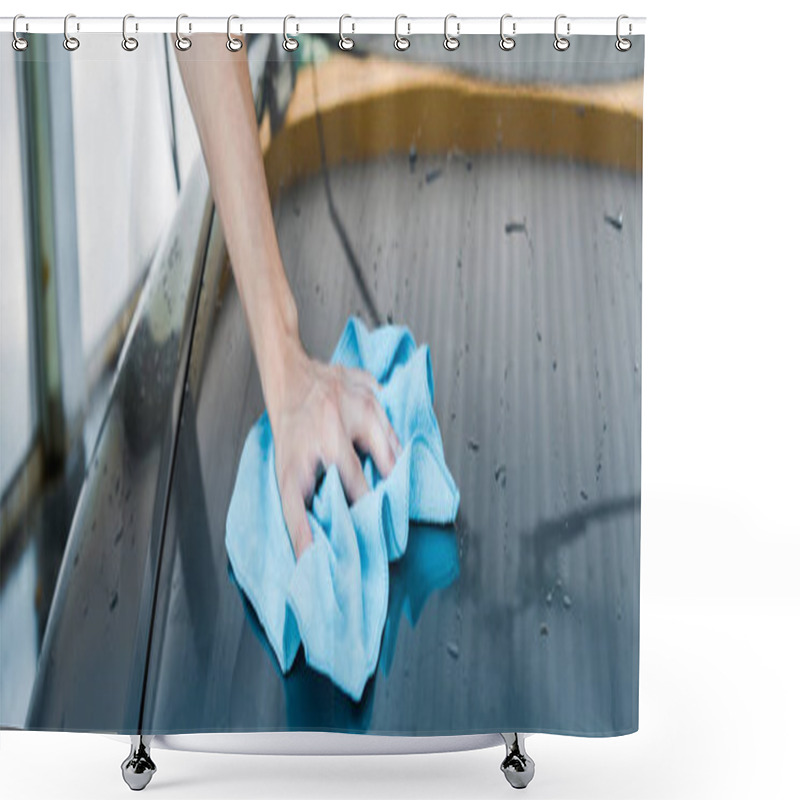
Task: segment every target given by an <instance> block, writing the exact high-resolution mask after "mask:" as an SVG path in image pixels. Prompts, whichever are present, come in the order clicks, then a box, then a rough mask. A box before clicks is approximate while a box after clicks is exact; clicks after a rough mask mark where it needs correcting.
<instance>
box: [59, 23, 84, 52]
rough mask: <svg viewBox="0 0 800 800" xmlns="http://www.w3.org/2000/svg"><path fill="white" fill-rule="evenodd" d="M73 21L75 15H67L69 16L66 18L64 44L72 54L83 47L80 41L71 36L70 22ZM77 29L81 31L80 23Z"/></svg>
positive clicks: (77, 24)
mask: <svg viewBox="0 0 800 800" xmlns="http://www.w3.org/2000/svg"><path fill="white" fill-rule="evenodd" d="M71 19H75V15H74V14H67V16H66V17H64V42H63V44H64V49H65V50H69V51H70V53H72V52H73V51H74V50H77V49H78V48H79V47H80V46H81V43H80V42H79V41H78V39H77V38H76V37H75V36H70V34H69V21H70V20H71ZM76 29H77V30H80V29H81V27H80V24H79V23H76Z"/></svg>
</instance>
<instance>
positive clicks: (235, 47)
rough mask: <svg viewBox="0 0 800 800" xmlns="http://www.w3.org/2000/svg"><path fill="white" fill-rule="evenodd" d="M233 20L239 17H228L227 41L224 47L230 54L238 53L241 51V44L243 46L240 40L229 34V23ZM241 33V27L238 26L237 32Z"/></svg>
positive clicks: (234, 15)
mask: <svg viewBox="0 0 800 800" xmlns="http://www.w3.org/2000/svg"><path fill="white" fill-rule="evenodd" d="M235 19H239V17H237V16H236V14H231V15H230V16H229V17H228V41H227V42H226V43H225V47H227V48H228V50H230V51H231V53H238V52H239V51H240V50H241V49H242V44H243V42H242V40H241V39H239V38H238V37H237V36H234V35H233V34H232V33H231V22H233V20H235ZM241 31H242V26H241V25H240V26H239V32H240V33H241Z"/></svg>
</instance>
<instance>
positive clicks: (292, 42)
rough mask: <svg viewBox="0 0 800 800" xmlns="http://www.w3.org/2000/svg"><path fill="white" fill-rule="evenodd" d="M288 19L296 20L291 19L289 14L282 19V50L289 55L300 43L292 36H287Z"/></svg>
mask: <svg viewBox="0 0 800 800" xmlns="http://www.w3.org/2000/svg"><path fill="white" fill-rule="evenodd" d="M290 19H296V17H293V16H292V15H291V14H289V15H288V16H286V17H284V18H283V49H284V50H287V51H288V52H290V53H291V52H292V51H293V50H297V48H298V46H299V45H300V42H298V41H297V39H295V38H294V37H293V36H289V20H290Z"/></svg>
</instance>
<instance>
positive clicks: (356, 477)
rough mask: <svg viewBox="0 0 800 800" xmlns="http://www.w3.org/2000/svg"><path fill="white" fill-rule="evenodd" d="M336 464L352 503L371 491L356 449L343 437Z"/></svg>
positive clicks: (349, 500) (345, 491)
mask: <svg viewBox="0 0 800 800" xmlns="http://www.w3.org/2000/svg"><path fill="white" fill-rule="evenodd" d="M336 466H337V467H338V469H339V475H340V476H341V478H342V487H343V488H344V493H345V494H346V495H347V499H348V502H349V503H350V505H352V504H353V503H355V502H356V500H358V499H359V498H360V497H362V496H363V495H365V494H366V493H367V492H368V491H369V487H368V486H367V479H366V478H365V477H364V470H362V469H361V462H360V461H359V459H358V456H357V455H356V451H355V450H354V449H353V446H352V445H351V444H350V442H349V440H347V439H343V445H342V447H341V448H340V450H339V456H338V458H337V459H336Z"/></svg>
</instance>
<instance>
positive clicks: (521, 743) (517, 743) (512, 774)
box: [500, 733, 536, 789]
mask: <svg viewBox="0 0 800 800" xmlns="http://www.w3.org/2000/svg"><path fill="white" fill-rule="evenodd" d="M500 735H501V736H502V737H503V741H504V742H505V743H506V757H505V758H504V759H503V763H502V764H501V765H500V769H501V770H502V771H503V774H504V775H505V776H506V780H507V781H508V782H509V783H510V784H511V785H512V786H513V787H514V788H515V789H524V788H525V787H526V786H527V785H528V784H529V783H530V782H531V781H532V780H533V773H534V771H535V769H536V765H535V764H534V763H533V759H532V758H531V757H530V756H529V755H528V754H527V753H526V752H525V737H524V736H523V734H520V733H501V734H500Z"/></svg>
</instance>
